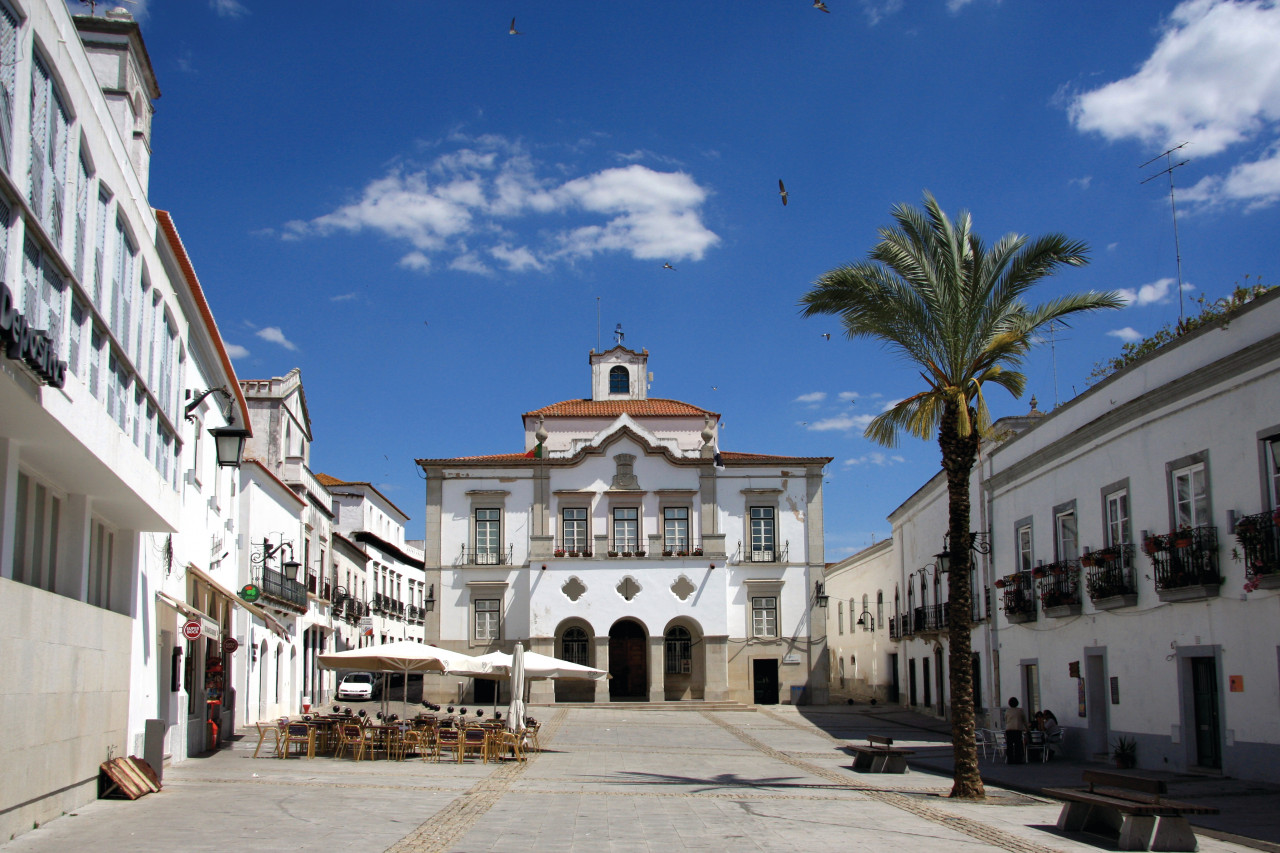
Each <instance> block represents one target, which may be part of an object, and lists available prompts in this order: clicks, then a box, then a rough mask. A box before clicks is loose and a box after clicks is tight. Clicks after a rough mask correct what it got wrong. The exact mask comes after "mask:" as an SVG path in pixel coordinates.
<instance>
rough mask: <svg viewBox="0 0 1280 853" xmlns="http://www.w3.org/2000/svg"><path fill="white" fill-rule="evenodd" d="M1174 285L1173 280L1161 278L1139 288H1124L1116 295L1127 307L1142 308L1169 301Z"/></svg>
mask: <svg viewBox="0 0 1280 853" xmlns="http://www.w3.org/2000/svg"><path fill="white" fill-rule="evenodd" d="M1174 283H1175V282H1174V280H1173V279H1171V278H1161V279H1157V280H1155V281H1153V282H1151V283H1150V284H1144V285H1142V286H1141V287H1138V288H1132V287H1122V288H1120V289H1119V290H1117V291H1116V293H1118V294H1119V295H1120V298H1121V299H1123V300H1124V302H1125V306H1126V307H1133V306H1137V307H1139V308H1141V307H1142V306H1144V305H1152V304H1154V303H1156V302H1164V301H1165V300H1167V299H1168V298H1169V291H1170V290H1172V289H1173V285H1174Z"/></svg>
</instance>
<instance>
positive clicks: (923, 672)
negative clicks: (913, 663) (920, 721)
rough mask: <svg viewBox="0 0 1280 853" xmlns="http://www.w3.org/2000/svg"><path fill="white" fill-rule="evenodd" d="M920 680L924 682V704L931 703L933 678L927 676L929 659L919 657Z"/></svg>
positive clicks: (930, 704) (928, 704) (927, 705)
mask: <svg viewBox="0 0 1280 853" xmlns="http://www.w3.org/2000/svg"><path fill="white" fill-rule="evenodd" d="M920 680H921V681H923V682H924V706H925V707H926V708H928V707H930V706H932V705H933V679H932V678H930V677H929V659H928V658H927V657H926V658H920Z"/></svg>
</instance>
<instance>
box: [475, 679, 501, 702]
mask: <svg viewBox="0 0 1280 853" xmlns="http://www.w3.org/2000/svg"><path fill="white" fill-rule="evenodd" d="M497 701H498V682H496V681H491V680H490V679H488V678H477V679H476V680H475V702H476V704H477V705H479V704H480V703H481V702H488V703H489V704H491V705H492V704H493V703H494V702H497Z"/></svg>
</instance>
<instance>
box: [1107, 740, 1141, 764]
mask: <svg viewBox="0 0 1280 853" xmlns="http://www.w3.org/2000/svg"><path fill="white" fill-rule="evenodd" d="M1111 757H1112V758H1113V759H1115V762H1116V767H1118V768H1120V769H1121V770H1128V769H1130V768H1132V767H1134V766H1135V765H1136V764H1137V763H1138V742H1137V741H1136V740H1134V739H1133V738H1131V737H1129V736H1127V735H1120V736H1119V737H1118V738H1116V739H1115V740H1114V741H1113V742H1112V744H1111Z"/></svg>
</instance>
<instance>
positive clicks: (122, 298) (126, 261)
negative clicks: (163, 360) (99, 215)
mask: <svg viewBox="0 0 1280 853" xmlns="http://www.w3.org/2000/svg"><path fill="white" fill-rule="evenodd" d="M115 253H116V258H115V261H116V262H115V264H114V272H113V275H112V279H111V296H112V300H113V301H112V312H111V332H112V334H114V335H115V338H116V341H118V342H119V344H120V347H121V349H123V350H124V351H125V352H126V353H132V352H134V348H133V346H132V341H131V335H130V331H131V330H132V328H133V325H132V322H133V312H134V304H133V302H134V296H135V292H134V291H135V288H136V285H135V284H134V281H133V277H134V264H135V260H136V256H137V253H138V250H137V248H135V247H134V244H133V238H132V237H130V236H129V232H128V229H127V228H126V227H125V224H124V220H123V219H121V218H119V217H117V218H116V242H115Z"/></svg>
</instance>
